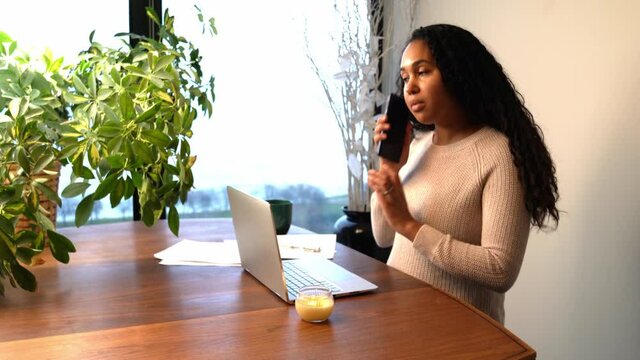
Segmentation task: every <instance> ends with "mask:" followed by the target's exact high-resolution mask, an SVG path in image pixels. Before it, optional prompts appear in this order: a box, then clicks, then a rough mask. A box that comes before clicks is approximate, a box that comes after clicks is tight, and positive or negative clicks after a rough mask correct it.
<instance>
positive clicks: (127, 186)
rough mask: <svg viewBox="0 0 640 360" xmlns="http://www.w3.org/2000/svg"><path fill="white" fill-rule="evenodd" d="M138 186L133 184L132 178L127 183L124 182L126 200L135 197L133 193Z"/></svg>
mask: <svg viewBox="0 0 640 360" xmlns="http://www.w3.org/2000/svg"><path fill="white" fill-rule="evenodd" d="M135 188H136V186H135V185H134V183H133V179H132V178H128V179H127V180H126V181H125V182H124V198H125V199H128V198H130V197H131V196H133V191H134V190H135Z"/></svg>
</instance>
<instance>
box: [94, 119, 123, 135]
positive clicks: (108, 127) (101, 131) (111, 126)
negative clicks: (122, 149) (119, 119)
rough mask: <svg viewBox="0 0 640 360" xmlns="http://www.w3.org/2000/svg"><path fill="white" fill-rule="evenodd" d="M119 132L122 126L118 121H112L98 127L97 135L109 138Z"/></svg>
mask: <svg viewBox="0 0 640 360" xmlns="http://www.w3.org/2000/svg"><path fill="white" fill-rule="evenodd" d="M121 132H122V126H121V125H120V123H114V122H112V121H110V122H108V123H106V124H104V125H102V126H100V127H99V128H98V135H100V136H103V137H105V138H109V139H111V138H113V137H115V136H118V135H120V133H121Z"/></svg>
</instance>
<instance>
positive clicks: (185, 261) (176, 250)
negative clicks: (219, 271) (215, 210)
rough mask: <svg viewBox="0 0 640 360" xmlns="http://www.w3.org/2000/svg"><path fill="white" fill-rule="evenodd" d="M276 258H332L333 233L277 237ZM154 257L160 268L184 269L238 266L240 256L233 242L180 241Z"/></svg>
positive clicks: (334, 247) (333, 252)
mask: <svg viewBox="0 0 640 360" xmlns="http://www.w3.org/2000/svg"><path fill="white" fill-rule="evenodd" d="M278 245H279V247H280V256H281V257H282V258H283V259H297V258H302V257H307V256H322V257H325V258H327V259H332V258H333V255H334V254H335V250H336V235H335V234H292V235H278ZM154 257H155V258H157V259H160V260H161V261H160V264H162V265H188V266H239V265H240V254H239V252H238V244H237V242H236V241H235V240H223V241H194V240H188V239H184V240H182V241H180V242H178V243H176V244H174V245H172V246H170V247H168V248H167V249H165V250H162V251H160V252H158V253H156V254H154Z"/></svg>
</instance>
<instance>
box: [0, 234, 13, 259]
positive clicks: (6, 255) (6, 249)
mask: <svg viewBox="0 0 640 360" xmlns="http://www.w3.org/2000/svg"><path fill="white" fill-rule="evenodd" d="M10 243H11V239H9V237H8V236H7V234H5V233H4V232H1V231H0V260H4V261H8V262H13V261H15V259H16V257H15V255H13V251H11V247H13V246H11V247H10ZM0 263H1V262H0Z"/></svg>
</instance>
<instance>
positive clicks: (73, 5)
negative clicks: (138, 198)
mask: <svg viewBox="0 0 640 360" xmlns="http://www.w3.org/2000/svg"><path fill="white" fill-rule="evenodd" d="M93 30H95V36H94V40H96V41H98V42H100V43H102V44H104V45H108V46H119V44H120V40H117V39H115V38H114V37H113V35H114V34H116V33H119V32H128V31H129V2H128V0H111V1H92V2H91V3H90V4H88V2H87V1H82V0H61V1H40V0H21V1H5V2H3V4H2V11H0V31H3V32H5V33H7V34H9V35H10V36H11V37H12V38H13V39H14V40H16V41H17V42H18V44H19V47H20V48H21V49H22V50H24V51H28V52H29V53H30V54H32V55H33V56H39V55H40V54H42V53H43V52H44V50H45V49H49V50H51V52H52V53H53V55H54V56H56V57H60V56H64V59H65V61H64V63H65V64H70V63H72V62H73V59H74V58H75V56H76V55H77V54H78V53H79V52H80V51H82V50H84V49H86V48H88V46H89V34H90V33H91V31H93ZM69 175H70V169H68V168H63V169H62V173H61V177H60V184H59V189H60V191H61V190H62V189H64V187H65V186H66V185H67V184H68V183H69ZM79 201H80V198H79V197H77V198H73V199H62V202H63V204H62V208H60V209H58V217H57V225H58V227H64V226H70V225H73V223H74V213H75V208H76V206H77V204H78V202H79ZM131 208H132V207H131V202H130V201H128V202H123V203H122V204H121V205H120V206H119V207H118V208H117V209H111V206H110V205H109V200H108V198H107V199H105V200H104V201H103V202H100V203H96V205H95V206H94V211H93V214H92V216H91V221H90V222H97V221H119V220H131V219H132V211H131Z"/></svg>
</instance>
